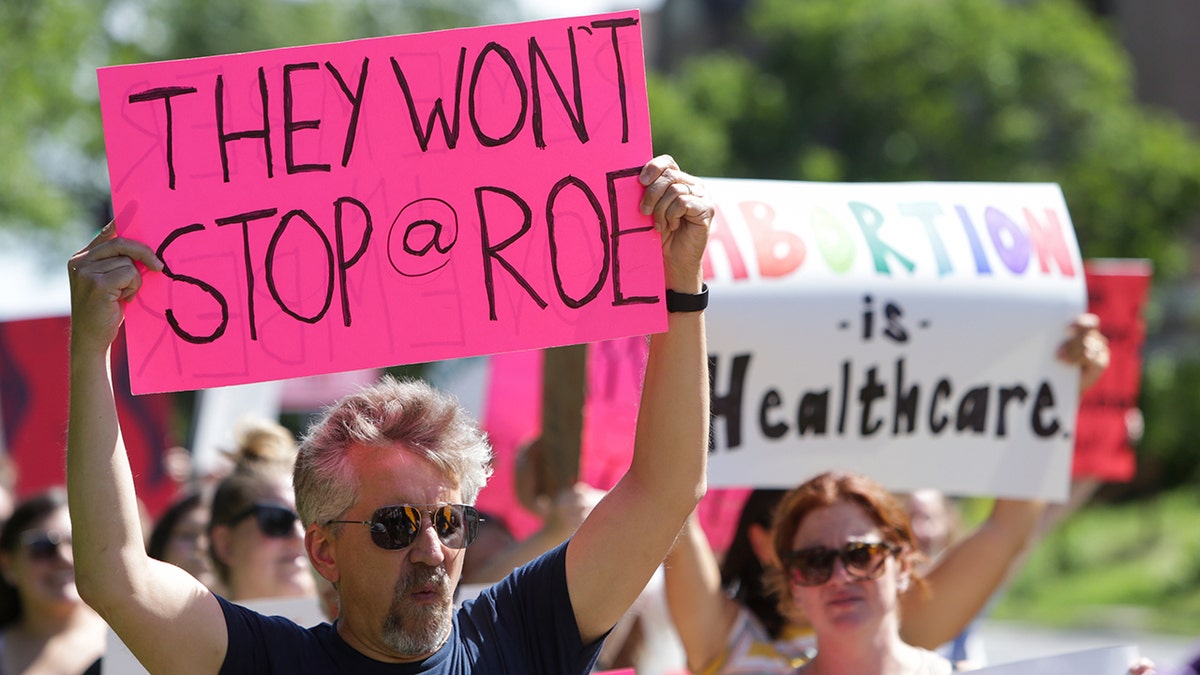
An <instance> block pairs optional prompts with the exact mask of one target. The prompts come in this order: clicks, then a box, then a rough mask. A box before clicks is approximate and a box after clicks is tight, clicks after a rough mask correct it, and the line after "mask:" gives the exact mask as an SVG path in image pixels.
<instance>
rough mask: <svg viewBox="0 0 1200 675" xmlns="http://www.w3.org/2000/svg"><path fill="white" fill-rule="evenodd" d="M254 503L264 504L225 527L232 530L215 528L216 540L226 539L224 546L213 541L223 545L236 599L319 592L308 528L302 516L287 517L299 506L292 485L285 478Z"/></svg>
mask: <svg viewBox="0 0 1200 675" xmlns="http://www.w3.org/2000/svg"><path fill="white" fill-rule="evenodd" d="M254 503H255V505H257V506H258V507H259V508H257V509H254V510H253V511H250V512H249V513H247V514H246V515H245V516H244V517H242V518H241V519H240V520H238V521H237V522H235V523H232V524H230V525H228V526H223V527H222V529H226V530H227V532H224V533H220V532H217V531H216V530H215V529H214V532H213V536H214V540H215V539H216V538H217V537H224V538H225V541H224V542H223V545H222V544H219V543H218V542H216V541H214V542H213V545H222V548H223V553H224V558H223V559H224V560H225V561H226V562H227V563H228V565H229V590H230V595H231V596H234V597H233V598H232V599H234V600H254V599H261V598H286V597H298V596H308V597H312V596H315V594H316V587H315V585H314V583H313V578H312V571H311V566H310V565H309V562H308V556H307V554H306V553H305V550H304V531H303V530H302V529H301V528H300V521H299V519H296V518H294V517H292V518H290V522H288V521H289V515H288V514H289V513H290V514H292V516H294V514H295V508H296V503H295V498H294V496H293V494H292V489H291V486H290V485H289V484H288V483H287V482H286V481H282V480H281V481H279V482H278V483H276V484H273V485H272V487H271V488H270V489H269V490H267V491H265V492H264V493H263V494H262V495H260V497H259V498H258V499H257V500H256V501H255V502H254ZM263 507H265V508H263Z"/></svg>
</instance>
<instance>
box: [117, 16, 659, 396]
mask: <svg viewBox="0 0 1200 675" xmlns="http://www.w3.org/2000/svg"><path fill="white" fill-rule="evenodd" d="M99 83H100V99H101V111H102V114H103V119H104V129H105V140H106V145H107V150H108V160H109V174H110V180H111V184H112V194H113V204H114V212H115V213H116V224H117V229H118V232H120V233H121V235H122V236H127V237H131V238H134V239H137V240H139V241H142V242H145V243H146V244H148V245H149V246H151V247H152V248H153V249H155V250H156V251H158V253H159V255H160V257H161V258H162V259H163V261H164V263H165V264H166V269H165V270H164V272H163V273H162V274H157V273H155V274H147V275H146V277H145V284H144V286H143V287H142V290H141V291H140V292H139V294H138V296H137V298H136V299H135V300H134V301H133V302H132V303H131V304H130V307H129V310H128V313H127V326H128V328H127V330H128V335H129V356H130V368H131V373H130V374H131V380H132V382H133V389H134V391H135V392H137V393H143V392H152V391H167V390H179V389H196V388H203V387H213V386H221V385H229V384H238V383H245V382H254V381H262V380H270V379H281V378H286V377H296V376H302V375H312V374H320V373H329V372H338V371H345V370H356V369H362V368H369V367H378V366H387V365H395V364H401V363H420V362H427V361H433V360H441V359H448V358H455V357H461V356H470V355H477V354H487V353H500V352H507V351H513V350H521V349H532V348H540V347H549V346H558V345H565V344H575V343H581V342H590V341H595V340H604V339H612V338H619V337H625V336H629V335H644V334H647V333H651V332H657V331H661V330H664V329H665V326H666V316H665V310H664V309H663V305H662V303H661V301H660V296H661V295H662V292H663V279H662V260H661V252H660V251H661V248H660V244H659V240H658V235H657V233H656V232H654V231H653V229H652V227H651V223H650V220H649V218H647V217H645V216H642V215H640V213H639V212H638V208H637V202H638V200H639V199H640V197H641V192H642V190H641V188H640V186H639V184H638V181H637V172H638V170H639V169H640V168H641V166H642V165H643V164H644V163H645V162H646V161H647V160H648V159H649V158H650V155H651V142H650V131H649V113H648V105H647V100H646V89H645V65H644V63H643V58H642V42H641V26H640V19H639V15H638V13H637V12H635V11H631V12H619V13H613V14H606V15H600V16H592V17H583V18H573V19H557V20H549V21H538V22H530V23H522V24H510V25H503V26H490V27H485V28H470V29H459V30H451V31H439V32H434V33H423V34H415V35H406V36H397V37H388V38H373V39H367V40H356V41H351V42H343V43H336V44H326V45H314V46H306V47H294V48H287V49H277V50H270V51H263V52H252V53H246V54H233V55H226V56H214V57H208V58H199V59H190V60H183V61H171V62H163V63H149V64H138V65H129V66H115V67H109V68H102V69H100V71H99Z"/></svg>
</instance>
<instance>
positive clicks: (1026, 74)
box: [0, 0, 1200, 491]
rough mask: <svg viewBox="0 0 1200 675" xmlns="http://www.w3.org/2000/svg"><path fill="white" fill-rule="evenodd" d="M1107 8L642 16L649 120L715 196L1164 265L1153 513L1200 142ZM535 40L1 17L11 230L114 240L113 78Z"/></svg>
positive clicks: (677, 11)
mask: <svg viewBox="0 0 1200 675" xmlns="http://www.w3.org/2000/svg"><path fill="white" fill-rule="evenodd" d="M646 4H652V3H646ZM1097 4H1104V3H1097V2H1095V1H1093V2H1089V3H1084V2H1082V0H1023V1H1017V0H1009V1H1005V0H888V1H887V2H879V1H878V0H703V1H701V0H691V1H689V0H667V1H666V2H665V3H663V4H662V5H661V7H660V8H659V10H658V11H657V12H656V13H655V15H654V16H648V17H646V19H647V21H646V28H647V36H648V44H650V43H654V42H657V43H658V44H657V47H658V52H659V53H658V56H657V58H656V57H655V55H654V54H650V55H649V56H648V62H649V65H650V68H651V70H652V72H651V73H650V81H649V86H650V93H651V114H652V120H653V128H654V137H655V140H656V145H657V146H658V148H659V149H660V150H661V151H668V150H669V151H670V152H672V153H673V154H675V155H676V156H677V157H678V158H679V159H680V161H681V163H682V164H683V165H684V166H686V167H688V168H689V170H690V171H692V172H694V173H697V174H700V175H710V176H742V177H752V178H781V179H797V180H820V181H891V180H936V181H1051V182H1057V183H1059V184H1060V185H1062V187H1063V191H1064V193H1065V195H1066V200H1067V204H1068V206H1069V208H1070V210H1071V215H1072V219H1073V221H1074V224H1075V228H1076V231H1077V233H1078V237H1079V241H1080V245H1081V247H1082V249H1083V253H1084V257H1085V258H1096V257H1144V258H1149V259H1150V260H1152V261H1153V262H1154V266H1155V270H1156V281H1155V283H1156V290H1155V298H1154V300H1153V301H1152V304H1153V306H1152V310H1151V316H1150V326H1149V329H1150V336H1149V341H1148V348H1149V353H1148V355H1147V364H1146V376H1145V379H1144V384H1143V408H1144V412H1145V427H1146V433H1145V437H1144V439H1143V441H1142V448H1141V452H1140V455H1141V458H1142V460H1143V462H1144V465H1143V467H1142V468H1141V470H1140V474H1141V476H1142V478H1141V479H1140V482H1139V485H1138V486H1137V488H1138V491H1147V490H1155V489H1159V488H1162V487H1170V486H1172V485H1178V484H1181V483H1185V482H1188V483H1195V482H1197V481H1200V469H1198V468H1197V467H1198V464H1200V463H1197V462H1196V461H1195V448H1194V444H1193V441H1192V439H1194V438H1198V437H1200V415H1197V414H1196V412H1197V410H1198V406H1200V387H1198V386H1197V384H1196V382H1197V378H1198V377H1200V349H1198V348H1197V347H1196V344H1197V341H1196V340H1195V339H1194V338H1195V334H1196V330H1197V326H1196V325H1195V322H1196V320H1197V316H1198V315H1200V311H1198V309H1197V308H1196V307H1195V306H1192V307H1190V311H1189V312H1185V313H1184V314H1183V315H1182V319H1181V318H1180V315H1179V314H1178V313H1177V312H1175V311H1174V310H1172V309H1170V308H1171V307H1174V306H1176V305H1177V304H1178V303H1177V302H1175V301H1174V300H1173V298H1175V297H1176V296H1177V295H1178V294H1179V293H1180V291H1178V289H1180V288H1186V287H1185V286H1181V283H1182V282H1183V281H1184V280H1186V279H1188V278H1189V275H1193V276H1194V275H1195V273H1196V271H1197V265H1196V261H1195V260H1193V255H1192V254H1193V251H1194V250H1196V249H1195V242H1194V240H1193V239H1191V237H1193V236H1194V235H1192V233H1191V230H1192V229H1194V226H1195V225H1196V224H1197V222H1198V214H1200V141H1198V140H1197V137H1196V132H1195V129H1194V128H1191V127H1188V126H1187V125H1186V124H1184V123H1183V122H1181V121H1180V120H1179V119H1177V118H1176V117H1174V116H1172V115H1170V114H1168V113H1166V112H1164V111H1162V110H1157V109H1152V108H1150V107H1149V106H1146V105H1144V104H1140V103H1139V102H1138V101H1137V99H1136V97H1135V87H1134V82H1133V75H1132V71H1131V65H1130V60H1129V57H1128V54H1127V53H1126V52H1125V50H1124V49H1123V48H1122V47H1121V46H1120V44H1119V43H1118V41H1117V40H1116V39H1115V37H1114V35H1113V32H1112V27H1111V26H1109V25H1107V24H1105V23H1103V22H1102V21H1101V20H1100V19H1098V18H1097V16H1096V14H1095V12H1094V11H1090V10H1089V7H1090V8H1091V10H1094V9H1095V5H1097ZM525 18H530V17H528V16H525V15H523V13H522V2H521V1H520V0H422V1H420V2H399V1H397V0H356V1H352V0H115V1H113V2H105V3H96V2H92V1H90V0H5V2H3V3H0V92H2V94H3V103H2V104H0V105H2V110H3V119H4V123H3V124H0V156H3V157H4V158H5V163H6V166H5V170H4V171H2V172H0V230H7V231H10V232H11V231H23V232H29V233H35V232H44V231H48V230H55V229H58V230H64V229H66V230H71V231H72V232H73V234H72V236H73V237H75V239H76V241H78V240H79V239H80V236H79V234H78V232H79V231H80V230H82V229H86V228H91V229H94V228H96V227H98V226H99V225H100V224H102V223H103V222H104V220H105V219H106V218H107V211H108V183H107V176H106V172H105V164H104V155H103V139H102V134H101V128H100V115H99V112H98V106H97V100H96V84H95V82H96V80H95V72H94V71H95V68H96V67H99V66H104V65H115V64H122V63H132V62H140V61H149V60H163V59H174V58H185V57H194V56H205V55H210V54H216V53H229V52H236V51H247V50H256V49H267V48H272V47H279V46H285V45H297V44H308V43H315V42H329V41H336V40H346V39H354V38H361V37H370V36H376V35H385V34H396V33H408V32H416V31H423V30H432V29H438V28H447V27H460V26H468V25H477V24H484V23H496V22H505V21H515V20H521V19H525ZM1189 225H1191V226H1193V227H1192V228H1189ZM1186 297H1190V298H1192V300H1191V301H1190V302H1191V303H1193V304H1194V303H1195V300H1194V298H1195V294H1194V293H1192V294H1191V295H1187V296H1186ZM1186 302H1189V301H1185V304H1186ZM1172 303H1174V304H1172ZM1168 330H1170V331H1175V333H1174V334H1175V335H1184V336H1185V339H1182V340H1177V341H1174V342H1171V343H1170V344H1169V345H1168V340H1167V339H1166V338H1165V337H1164V336H1165V335H1166V333H1167V332H1168ZM1168 346H1169V348H1168Z"/></svg>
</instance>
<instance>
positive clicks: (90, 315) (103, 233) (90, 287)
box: [67, 222, 163, 352]
mask: <svg viewBox="0 0 1200 675" xmlns="http://www.w3.org/2000/svg"><path fill="white" fill-rule="evenodd" d="M136 263H141V264H142V265H145V266H146V267H147V268H149V269H152V270H154V271H156V272H161V271H162V269H163V264H162V261H160V260H159V259H158V257H157V256H156V255H155V254H154V251H153V250H152V249H151V248H150V247H149V246H146V245H145V244H142V243H140V242H136V241H133V240H131V239H122V238H120V237H117V231H116V227H115V226H114V225H113V223H111V222H110V223H109V224H108V225H105V226H104V229H102V230H100V234H98V235H96V238H95V239H93V240H92V241H91V243H89V244H88V245H87V246H85V247H83V248H82V249H80V251H79V252H78V253H76V254H75V255H73V256H71V260H70V262H68V263H67V273H68V276H69V277H70V280H71V348H72V350H92V351H94V350H98V351H101V352H103V351H105V350H107V349H108V346H109V345H110V344H112V341H113V340H114V339H116V337H117V329H118V328H120V326H121V321H122V320H123V319H124V316H125V308H124V307H123V306H122V303H123V302H125V301H127V300H129V299H130V298H132V297H133V296H134V294H136V293H137V291H138V289H139V288H141V287H142V274H141V270H139V269H138V266H137V264H136Z"/></svg>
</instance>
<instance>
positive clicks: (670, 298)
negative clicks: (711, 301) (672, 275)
mask: <svg viewBox="0 0 1200 675" xmlns="http://www.w3.org/2000/svg"><path fill="white" fill-rule="evenodd" d="M705 307H708V284H700V292H699V293H695V294H692V293H678V292H676V291H673V290H671V289H669V288H668V289H667V311H668V312H700V311H703V310H704V308H705Z"/></svg>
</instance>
